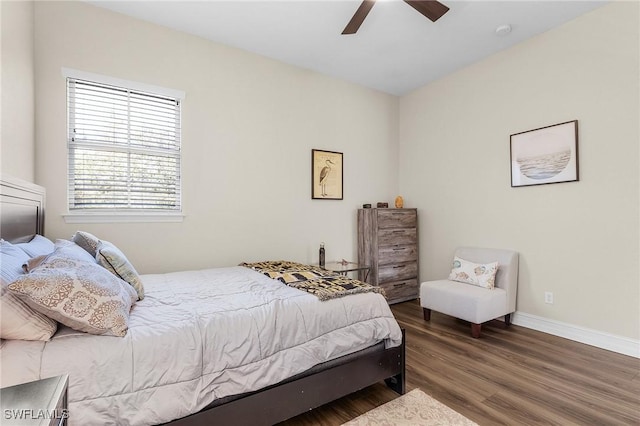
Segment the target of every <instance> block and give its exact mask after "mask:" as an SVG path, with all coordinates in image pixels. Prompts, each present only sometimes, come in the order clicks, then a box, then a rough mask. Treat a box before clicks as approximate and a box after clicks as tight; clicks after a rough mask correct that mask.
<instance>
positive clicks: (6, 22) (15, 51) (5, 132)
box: [0, 1, 35, 182]
mask: <svg viewBox="0 0 640 426" xmlns="http://www.w3.org/2000/svg"><path fill="white" fill-rule="evenodd" d="M33 9H34V8H33V2H31V1H0V39H1V51H0V62H1V64H2V66H1V69H0V84H1V86H0V93H1V98H2V102H1V106H0V117H1V119H0V141H1V143H0V157H1V160H0V171H2V173H6V174H8V175H11V176H15V177H18V178H21V179H24V180H27V181H29V182H33V179H34V146H35V145H34V140H35V139H34V129H35V127H34V76H33V73H34V54H33Z"/></svg>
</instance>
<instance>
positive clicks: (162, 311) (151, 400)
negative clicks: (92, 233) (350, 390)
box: [0, 267, 402, 425]
mask: <svg viewBox="0 0 640 426" xmlns="http://www.w3.org/2000/svg"><path fill="white" fill-rule="evenodd" d="M142 280H143V283H144V286H145V293H146V296H145V298H144V299H143V300H141V301H139V302H138V303H137V304H136V305H135V306H134V307H133V309H132V311H131V317H130V325H129V331H128V333H127V335H126V336H125V337H111V336H95V335H89V334H85V333H80V332H76V331H74V330H72V329H70V328H67V327H64V326H63V327H61V328H60V329H59V331H58V332H57V333H56V334H55V335H54V337H53V338H52V339H51V340H50V341H49V342H28V341H18V340H10V341H3V342H2V347H1V349H0V361H1V364H0V368H1V372H2V375H1V378H2V383H1V385H2V386H10V385H13V384H17V383H23V382H26V381H31V380H37V379H40V378H46V377H51V376H56V375H59V374H69V424H70V425H90V424H100V425H102V424H117V425H141V424H156V423H163V422H167V421H170V420H173V419H176V418H181V417H184V416H186V415H189V414H192V413H195V412H197V411H200V410H201V409H202V408H204V407H206V406H207V405H209V404H210V403H211V402H212V401H214V400H215V399H218V398H223V397H226V396H230V395H236V394H240V393H245V392H249V391H254V390H258V389H261V388H263V387H265V386H269V385H272V384H275V383H278V382H280V381H282V380H284V379H286V378H288V377H291V376H294V375H296V374H299V373H301V372H303V371H306V370H308V369H310V368H311V367H313V366H314V365H317V364H319V363H322V362H325V361H328V360H331V359H335V358H338V357H340V356H343V355H346V354H349V353H352V352H355V351H358V350H361V349H364V348H366V347H369V346H371V345H374V344H376V343H378V342H384V344H385V346H386V347H392V346H397V345H400V344H401V340H402V334H401V331H400V328H399V326H398V324H397V322H396V321H395V319H394V317H393V314H392V313H391V310H390V309H389V306H388V304H387V303H386V301H385V299H384V297H383V296H381V295H380V294H377V293H363V294H354V295H349V296H346V297H342V298H338V299H332V300H328V301H323V302H321V301H319V300H318V299H317V298H316V297H315V296H314V295H312V294H309V293H306V292H303V291H301V290H298V289H295V288H291V287H288V286H286V285H284V284H282V283H280V282H278V281H275V280H272V279H270V278H267V277H265V276H263V275H261V274H260V273H257V272H255V271H252V270H250V269H247V268H243V267H231V268H219V269H207V270H200V271H184V272H176V273H169V274H157V275H143V276H142Z"/></svg>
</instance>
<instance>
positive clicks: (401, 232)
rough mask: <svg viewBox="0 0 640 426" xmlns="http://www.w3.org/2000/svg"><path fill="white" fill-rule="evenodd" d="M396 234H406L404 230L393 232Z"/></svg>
mask: <svg viewBox="0 0 640 426" xmlns="http://www.w3.org/2000/svg"><path fill="white" fill-rule="evenodd" d="M393 233H394V234H404V229H398V230H397V231H393Z"/></svg>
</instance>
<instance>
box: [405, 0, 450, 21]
mask: <svg viewBox="0 0 640 426" xmlns="http://www.w3.org/2000/svg"><path fill="white" fill-rule="evenodd" d="M404 1H405V3H407V4H408V5H409V6H411V7H413V8H414V9H415V10H417V11H418V12H420V13H422V14H423V15H424V16H426V17H427V18H429V19H431V21H432V22H436V21H437V20H438V19H440V18H441V17H442V15H444V14H445V13H447V12H448V11H449V8H448V7H447V6H445V5H444V4H442V3H440V2H439V1H435V0H404Z"/></svg>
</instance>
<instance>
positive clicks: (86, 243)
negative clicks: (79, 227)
mask: <svg viewBox="0 0 640 426" xmlns="http://www.w3.org/2000/svg"><path fill="white" fill-rule="evenodd" d="M71 241H73V242H74V243H76V244H77V245H79V246H80V247H82V248H83V249H85V250H86V251H87V253H89V254H90V255H91V257H94V258H95V257H96V250H97V249H98V244H99V243H100V240H99V239H98V237H96V236H95V235H93V234H90V233H88V232H85V231H77V232H76V233H75V234H73V237H71Z"/></svg>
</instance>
